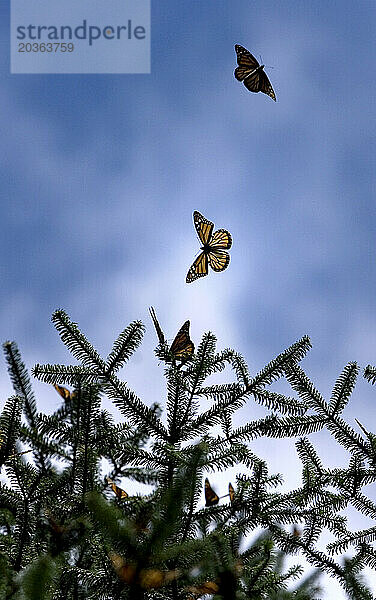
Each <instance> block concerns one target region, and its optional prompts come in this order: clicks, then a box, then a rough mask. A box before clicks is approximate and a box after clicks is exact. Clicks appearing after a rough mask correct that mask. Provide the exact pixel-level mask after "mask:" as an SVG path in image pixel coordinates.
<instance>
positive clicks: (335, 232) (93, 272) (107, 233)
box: [0, 0, 376, 597]
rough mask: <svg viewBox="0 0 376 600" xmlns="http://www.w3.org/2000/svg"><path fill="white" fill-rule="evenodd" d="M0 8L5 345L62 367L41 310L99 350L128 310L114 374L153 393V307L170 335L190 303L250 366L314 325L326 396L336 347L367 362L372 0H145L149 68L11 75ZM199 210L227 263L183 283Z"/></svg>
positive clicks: (353, 411) (360, 399)
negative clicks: (227, 246) (243, 76)
mask: <svg viewBox="0 0 376 600" xmlns="http://www.w3.org/2000/svg"><path fill="white" fill-rule="evenodd" d="M5 4H6V3H2V5H1V8H0V17H1V19H0V27H1V33H2V35H1V41H2V45H1V50H2V51H1V53H0V61H1V85H0V126H1V132H2V135H1V139H0V148H1V155H2V160H1V165H0V169H1V171H0V189H1V192H0V193H1V212H2V216H1V224H0V227H1V235H0V245H1V263H0V273H1V289H0V295H1V302H0V332H1V336H0V337H1V340H6V339H11V340H16V341H17V342H18V345H19V347H20V350H21V352H22V353H23V356H24V359H25V361H26V363H27V365H28V366H30V367H31V366H32V365H33V364H34V363H36V362H40V363H43V362H69V356H68V353H67V351H65V349H64V347H63V346H62V345H61V343H60V342H59V340H58V336H57V334H56V332H55V331H54V329H53V327H52V325H51V323H50V316H51V313H52V312H53V310H54V309H56V308H64V309H65V310H66V311H67V312H68V313H69V314H70V316H71V317H72V319H73V320H75V321H76V322H78V323H79V325H80V327H81V328H82V330H83V331H84V332H85V333H86V334H87V335H88V337H89V339H90V340H91V341H92V342H93V344H94V345H95V346H96V347H97V348H98V350H99V351H100V352H103V353H104V354H107V353H108V352H109V350H110V347H111V342H112V340H113V339H114V338H115V336H116V335H117V334H118V332H119V331H120V330H121V329H123V328H124V327H125V326H126V325H127V324H128V323H129V322H130V321H131V320H133V319H142V320H143V321H144V322H145V324H146V325H147V333H146V337H145V343H144V345H143V346H142V348H141V350H140V351H139V353H138V355H137V357H135V359H134V361H133V362H132V363H131V365H130V368H129V372H128V373H127V380H128V381H129V382H130V383H132V385H133V387H134V389H135V390H136V391H137V393H138V394H139V395H140V396H141V397H143V398H145V401H146V402H148V403H151V402H153V401H155V400H160V394H161V391H162V393H163V380H162V370H161V369H160V368H158V365H157V364H156V362H155V360H154V358H153V354H152V349H153V346H154V345H155V341H156V340H155V333H154V331H153V329H152V327H151V323H150V320H149V317H148V313H147V309H148V306H150V305H153V306H154V307H155V308H156V311H157V314H158V316H159V318H160V321H161V324H162V325H163V328H164V330H165V332H166V334H167V335H168V336H169V337H170V338H173V336H174V335H175V333H176V331H177V330H178V328H179V327H180V325H181V324H182V323H183V322H184V321H185V320H186V319H187V318H189V319H190V320H191V335H192V338H193V340H194V341H195V342H196V343H198V342H199V340H200V338H201V335H202V333H203V332H204V331H207V330H211V331H214V332H215V333H216V335H217V336H218V340H219V347H229V346H230V347H232V348H235V349H236V350H238V351H239V352H241V353H242V354H243V355H244V356H245V357H246V359H247V361H248V363H249V365H250V368H251V371H252V372H255V371H257V370H259V369H261V368H262V367H263V366H264V365H265V364H266V362H268V361H269V360H271V359H272V358H274V357H275V356H276V355H277V354H278V353H280V352H281V351H283V350H284V349H285V348H286V347H287V346H289V345H290V344H291V343H293V342H294V341H296V340H297V339H299V338H300V337H302V336H303V335H304V334H308V335H309V336H310V337H311V340H312V343H313V349H312V350H311V352H310V353H309V356H308V357H307V358H306V359H305V361H304V363H303V365H304V368H305V369H306V371H307V373H308V374H309V376H310V377H312V379H313V380H314V382H315V383H316V385H317V386H318V387H319V389H320V390H321V391H322V392H323V393H324V394H325V395H328V394H329V393H330V389H331V387H332V385H333V383H334V381H335V379H336V378H337V376H338V375H339V373H340V371H341V369H342V368H343V367H344V365H345V364H346V363H347V362H348V361H350V360H355V361H357V362H358V363H359V365H360V366H361V368H363V367H364V366H366V365H367V364H368V363H371V364H375V363H376V314H375V294H376V266H375V265H376V261H375V256H376V252H375V237H376V236H375V234H376V214H375V211H376V205H375V201H374V196H373V194H374V190H375V186H374V183H375V180H374V175H373V173H374V168H373V167H374V165H373V162H374V156H375V119H374V98H375V91H376V90H375V77H374V26H375V4H374V2H373V1H371V0H361V1H360V2H356V3H355V2H351V1H348V0H341V1H339V0H329V1H328V0H322V1H321V0H316V2H311V1H308V0H299V1H292V0H287V1H285V2H280V1H278V0H274V1H268V0H262V1H261V0H255V1H253V2H247V1H235V2H224V1H222V2H218V1H215V0H209V1H207V2H187V3H177V2H175V1H173V0H165V1H164V2H157V1H154V3H153V6H152V54H151V61H152V72H151V74H150V75H11V74H10V72H9V13H8V9H7V7H6V6H5ZM235 43H239V44H242V45H244V46H246V47H247V48H249V49H250V50H251V52H253V53H254V54H255V56H258V57H259V56H260V55H261V57H262V61H263V63H265V65H267V66H266V71H267V72H268V74H269V77H270V79H271V81H272V84H273V87H274V89H275V92H276V95H277V103H274V102H273V101H272V100H271V99H270V98H269V97H267V96H265V95H263V94H252V93H250V92H248V91H247V90H246V89H245V88H244V86H243V85H242V84H240V83H239V82H237V81H235V79H234V77H233V70H234V67H235V53H234V44H235ZM195 209H196V210H199V211H200V212H202V213H203V214H204V215H205V216H206V217H208V218H209V219H210V220H212V221H214V223H215V224H216V226H217V227H225V228H226V229H228V230H229V231H230V232H231V233H232V236H233V240H234V243H233V249H232V250H231V264H230V266H229V268H228V269H227V271H225V272H224V273H221V274H215V273H211V274H210V275H209V276H208V277H206V278H205V279H201V280H198V281H197V282H195V283H193V284H190V285H187V284H186V283H185V275H186V272H187V270H188V268H189V266H190V264H191V262H192V260H193V259H194V256H195V254H196V252H197V250H198V243H197V240H196V236H195V232H194V229H193V225H192V212H193V210H195ZM145 370H148V372H149V373H152V374H153V376H152V377H149V378H148V382H147V383H145V378H144V377H143V373H144V372H145ZM46 387H47V386H42V385H41V384H36V385H35V388H36V389H37V390H38V392H39V397H40V408H41V409H42V410H52V409H53V408H54V407H55V405H57V403H58V397H57V395H55V394H51V392H50V390H49V389H48V390H47V389H46ZM0 389H1V392H2V396H3V398H4V399H5V397H6V396H8V395H9V394H10V386H9V383H8V380H7V376H6V369H5V365H4V364H3V368H2V370H1V373H0ZM374 395H375V392H374V390H373V389H372V388H371V387H370V386H369V385H368V384H366V383H365V382H364V381H362V378H360V379H359V382H358V385H357V387H356V390H355V393H354V397H353V399H352V403H351V404H350V407H349V409H348V411H347V413H346V415H347V416H348V418H349V420H350V421H351V423H353V418H354V416H357V417H358V418H359V419H360V420H361V421H363V422H365V423H367V424H368V426H369V428H370V429H371V430H372V427H373V428H374V429H373V430H374V431H375V429H376V414H375V411H374V410H373V407H374ZM2 402H3V400H1V403H2ZM259 414H262V411H261V412H260V409H259V408H255V407H254V406H253V405H249V406H248V407H247V410H246V417H247V418H249V419H250V418H252V417H254V416H258V415H259ZM317 439H318V443H319V448H320V451H321V454H322V456H323V458H325V460H327V455H328V454H329V452H328V449H329V448H330V457H331V461H332V462H331V463H327V464H332V465H334V464H343V460H344V459H346V456H344V455H342V454H341V452H340V450H339V449H336V446H335V445H334V444H333V442H331V441H330V440H328V439H327V437H325V436H324V435H321V436H319V437H318V438H317ZM276 448H277V444H276V443H274V442H273V444H272V447H271V445H270V442H268V441H262V442H260V443H259V444H258V445H257V450H258V451H259V453H260V454H262V455H263V456H265V457H266V458H267V459H268V460H270V462H271V469H272V470H273V471H281V472H284V473H285V475H286V481H287V482H292V483H293V484H294V483H296V482H297V481H299V474H298V472H297V471H296V469H297V467H298V464H297V462H296V458H295V456H294V450H293V449H292V450H291V444H290V443H288V444H287V443H286V442H281V448H282V450H280V451H279V452H278V454H277V453H276ZM281 456H284V461H283V463H282V464H281V458H280V457H281ZM286 457H288V459H287V458H286ZM286 460H287V462H286ZM289 460H291V463H290V467H289V469H287V470H286V464H289V462H288V461H289ZM341 461H342V462H341ZM218 481H219V482H220V479H219V480H218ZM328 589H329V588H328ZM330 589H332V588H330ZM333 589H334V588H333ZM337 597H340V595H338V596H337Z"/></svg>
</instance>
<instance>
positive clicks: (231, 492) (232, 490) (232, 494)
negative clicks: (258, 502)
mask: <svg viewBox="0 0 376 600" xmlns="http://www.w3.org/2000/svg"><path fill="white" fill-rule="evenodd" d="M228 495H229V496H230V502H231V504H232V503H233V502H234V500H235V490H234V488H233V487H232V485H231V483H229V484H228Z"/></svg>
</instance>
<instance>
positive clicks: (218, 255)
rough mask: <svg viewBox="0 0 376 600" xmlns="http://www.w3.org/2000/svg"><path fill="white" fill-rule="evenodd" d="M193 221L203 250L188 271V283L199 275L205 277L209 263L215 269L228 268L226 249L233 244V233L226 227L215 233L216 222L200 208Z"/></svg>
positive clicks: (228, 258) (228, 257)
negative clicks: (203, 214) (203, 213)
mask: <svg viewBox="0 0 376 600" xmlns="http://www.w3.org/2000/svg"><path fill="white" fill-rule="evenodd" d="M193 222H194V225H195V228H196V231H197V235H198V237H199V240H200V242H201V243H202V244H203V246H202V247H201V250H202V252H200V254H199V255H198V257H197V258H196V260H195V261H194V263H193V265H192V266H191V267H190V269H189V271H188V273H187V277H186V280H185V281H186V283H191V282H192V281H195V280H196V279H199V277H205V275H207V274H208V265H210V266H211V268H212V269H213V271H224V270H225V269H227V267H228V265H229V262H230V255H229V254H228V252H226V250H229V249H230V248H231V245H232V237H231V234H230V233H229V232H228V231H227V230H226V229H217V231H215V232H214V233H213V229H214V223H212V222H211V221H208V219H205V217H203V216H202V214H201V213H199V212H198V210H195V211H194V213H193Z"/></svg>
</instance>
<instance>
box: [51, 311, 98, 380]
mask: <svg viewBox="0 0 376 600" xmlns="http://www.w3.org/2000/svg"><path fill="white" fill-rule="evenodd" d="M51 321H52V322H53V324H54V325H55V327H56V329H57V331H58V333H59V335H60V337H61V339H62V341H63V343H64V344H65V345H66V347H67V348H68V349H69V350H70V352H71V353H72V354H73V356H74V357H75V358H76V359H77V360H78V361H79V362H81V363H82V365H83V366H84V367H88V368H89V369H90V368H91V369H93V370H94V371H96V372H103V371H105V368H106V365H105V362H104V361H103V360H102V359H101V357H100V356H99V354H98V352H97V351H96V350H94V348H93V346H92V345H91V344H90V343H89V342H88V340H87V339H86V337H85V336H84V335H83V334H82V333H81V331H80V330H79V329H78V327H77V323H74V322H73V321H71V320H70V318H69V317H68V315H67V314H66V312H65V311H64V310H56V311H55V312H54V313H53V315H52V317H51Z"/></svg>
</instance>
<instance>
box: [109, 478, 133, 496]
mask: <svg viewBox="0 0 376 600" xmlns="http://www.w3.org/2000/svg"><path fill="white" fill-rule="evenodd" d="M106 479H107V483H108V485H110V486H111V489H112V491H113V492H114V494H116V496H117V497H118V498H119V500H125V499H126V498H128V494H127V492H125V491H124V490H123V489H122V488H121V487H119V486H118V485H116V483H115V482H114V481H112V479H110V478H109V477H106Z"/></svg>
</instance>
